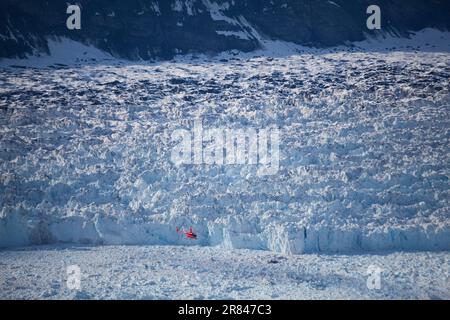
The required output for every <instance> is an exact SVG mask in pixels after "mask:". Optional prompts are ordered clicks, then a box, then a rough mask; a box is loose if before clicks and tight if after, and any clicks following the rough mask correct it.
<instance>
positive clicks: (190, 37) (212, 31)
mask: <svg viewBox="0 0 450 320" xmlns="http://www.w3.org/2000/svg"><path fill="white" fill-rule="evenodd" d="M76 4H78V5H79V6H80V10H81V23H80V28H81V29H79V30H69V29H68V28H66V19H67V18H68V16H69V15H68V14H66V10H67V6H68V3H67V2H65V1H60V0H45V1H44V0H3V1H1V2H0V57H10V58H11V57H24V56H26V55H27V54H39V53H46V52H48V49H49V48H48V37H54V36H57V37H66V38H70V39H72V40H75V41H80V42H83V43H85V44H90V45H94V46H95V47H96V48H99V49H102V50H104V51H106V52H108V53H110V54H112V55H114V56H115V57H117V58H128V59H132V60H140V59H143V60H152V59H154V58H164V59H168V58H172V57H173V56H174V55H176V54H187V53H219V52H222V51H226V50H231V49H235V50H241V51H245V52H248V51H253V50H255V49H258V48H261V45H262V40H278V41H289V42H293V43H297V44H301V45H309V46H316V47H330V46H336V45H342V44H344V43H348V42H353V41H361V40H364V39H366V38H367V37H368V36H369V35H379V34H390V33H391V34H395V35H397V36H407V35H408V34H409V33H410V32H415V31H419V30H421V29H423V28H437V29H440V30H450V22H449V19H448V15H449V12H450V3H449V2H448V1H447V0H433V1H428V0H408V1H406V0H403V1H399V0H377V2H376V4H377V5H378V6H380V8H381V12H382V28H381V30H369V29H368V28H367V24H366V20H367V18H368V14H367V8H368V7H369V6H370V5H373V4H374V3H373V1H371V0H352V1H348V0H335V1H327V0H239V1H235V0H129V1H111V0H78V1H77V2H76Z"/></svg>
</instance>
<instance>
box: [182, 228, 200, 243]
mask: <svg viewBox="0 0 450 320" xmlns="http://www.w3.org/2000/svg"><path fill="white" fill-rule="evenodd" d="M180 232H182V233H184V234H185V235H186V237H188V238H189V239H194V240H195V239H197V235H196V234H195V233H194V232H193V231H192V227H190V228H189V231H184V230H183V229H180V228H178V227H177V233H180Z"/></svg>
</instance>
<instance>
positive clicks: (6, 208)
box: [0, 31, 450, 253]
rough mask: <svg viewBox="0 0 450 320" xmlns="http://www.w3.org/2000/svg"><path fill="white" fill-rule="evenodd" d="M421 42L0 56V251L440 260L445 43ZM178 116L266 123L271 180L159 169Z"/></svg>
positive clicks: (218, 171) (447, 243) (444, 221)
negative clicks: (149, 248) (199, 248)
mask: <svg viewBox="0 0 450 320" xmlns="http://www.w3.org/2000/svg"><path fill="white" fill-rule="evenodd" d="M428 32H431V31H428ZM433 35H434V36H433V37H425V38H426V39H431V40H430V41H429V42H428V41H427V42H425V41H420V42H419V43H418V42H417V41H416V42H414V41H413V40H405V41H404V42H402V43H397V44H396V48H395V49H393V48H392V47H391V48H389V47H380V45H379V44H377V46H376V47H374V46H373V44H372V48H371V49H370V50H369V51H367V50H368V47H367V46H369V44H367V43H365V44H362V43H361V44H358V46H359V49H358V47H354V48H353V49H352V51H354V52H349V51H342V49H340V50H334V49H331V50H328V51H313V50H310V49H305V48H302V47H299V46H295V45H292V44H286V43H283V42H270V43H269V42H267V43H266V44H267V47H268V51H261V52H257V53H254V54H239V53H237V52H229V53H226V54H222V55H221V56H219V57H217V58H207V57H204V56H190V57H179V58H178V59H177V60H175V61H171V62H161V63H155V64H143V63H142V64H141V63H139V64H131V63H125V62H123V61H118V60H113V59H110V60H105V59H108V57H107V56H103V57H101V58H102V59H103V61H102V63H98V60H97V61H93V60H89V59H90V58H89V57H90V54H91V53H92V54H93V56H97V57H98V56H99V55H101V54H100V53H98V52H97V53H96V52H94V51H89V53H87V54H86V55H85V56H86V57H88V58H86V59H83V58H82V59H83V60H84V61H81V60H80V59H79V58H78V61H77V60H76V58H75V59H74V60H73V61H71V62H70V64H69V61H68V60H67V64H61V61H59V62H58V64H54V62H56V61H55V60H51V59H50V60H45V59H47V58H45V57H44V58H41V59H44V60H39V59H37V60H27V61H25V62H24V61H11V60H4V61H3V62H2V65H3V67H2V68H1V70H0V83H1V85H0V123H1V125H0V145H1V148H0V172H1V176H0V207H1V212H0V246H21V245H29V244H44V243H52V242H77V243H93V244H100V243H101V244H200V245H205V246H209V245H212V246H214V245H218V246H225V247H232V248H251V249H267V250H273V251H277V252H283V253H307V252H346V251H366V250H381V249H401V250H448V249H450V219H449V208H450V206H449V199H450V197H449V163H450V162H449V131H448V130H449V119H450V117H449V115H450V114H449V113H450V95H449V79H450V53H449V51H450V50H449V48H448V44H449V43H450V42H449V37H448V34H446V33H436V32H435V33H433ZM419 36H420V35H419ZM433 39H434V40H433ZM446 46H447V47H446ZM363 47H364V49H361V48H363ZM277 48H278V49H277ZM280 48H282V49H280ZM86 60H87V61H86ZM32 61H34V62H36V65H38V64H39V63H40V66H42V63H43V61H46V62H47V63H48V62H50V63H53V64H51V65H50V66H47V67H43V68H32V67H31V65H32V63H31V62H32ZM20 64H27V65H28V67H21V66H20ZM194 119H201V120H202V122H203V126H204V127H210V128H214V127H219V128H248V127H252V128H257V129H258V128H265V127H268V126H271V125H275V126H277V127H278V128H279V129H280V132H281V141H280V156H281V159H280V167H279V171H278V173H277V174H276V175H271V176H258V175H257V174H256V169H257V168H255V166H250V165H235V166H231V165H229V166H207V165H184V166H181V167H177V166H175V165H174V164H173V163H172V162H171V152H172V150H173V147H174V143H173V142H172V140H171V134H172V133H173V131H174V130H175V129H179V128H185V129H187V130H190V129H192V127H193V125H194ZM176 226H183V227H185V228H188V227H190V226H192V227H193V228H194V230H195V232H196V233H197V234H198V236H199V238H198V240H196V241H192V240H188V239H185V238H183V237H181V236H180V235H179V234H177V233H176V232H175V228H176Z"/></svg>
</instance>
